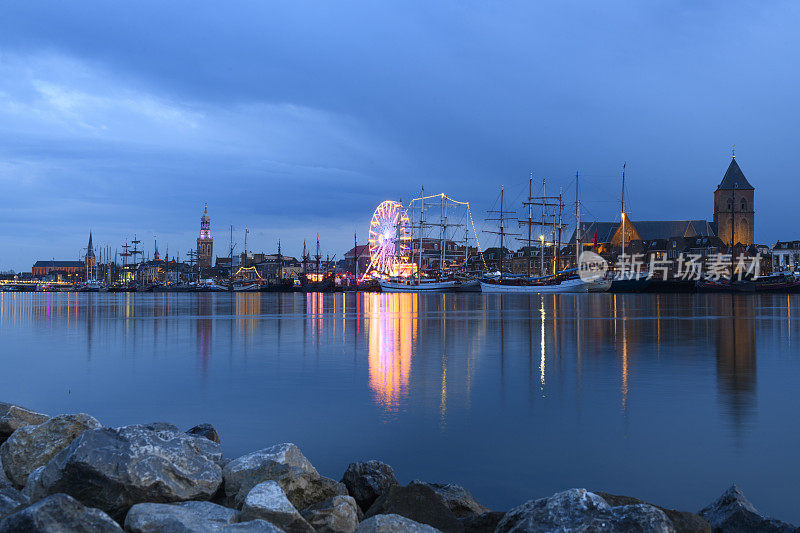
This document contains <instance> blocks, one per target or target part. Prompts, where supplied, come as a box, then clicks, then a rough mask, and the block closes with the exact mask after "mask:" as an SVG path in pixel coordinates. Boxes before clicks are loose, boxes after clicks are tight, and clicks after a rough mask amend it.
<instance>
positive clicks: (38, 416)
mask: <svg viewBox="0 0 800 533" xmlns="http://www.w3.org/2000/svg"><path fill="white" fill-rule="evenodd" d="M48 418H50V417H49V416H47V415H43V414H42V413H37V412H36V411H31V410H30V409H26V408H24V407H20V406H19V405H14V404H11V403H5V402H0V443H2V442H5V440H6V439H7V438H8V437H10V436H11V434H12V433H14V432H15V431H16V430H18V429H19V428H21V427H23V426H31V425H33V426H35V425H38V424H41V423H42V422H44V421H46V420H47V419H48Z"/></svg>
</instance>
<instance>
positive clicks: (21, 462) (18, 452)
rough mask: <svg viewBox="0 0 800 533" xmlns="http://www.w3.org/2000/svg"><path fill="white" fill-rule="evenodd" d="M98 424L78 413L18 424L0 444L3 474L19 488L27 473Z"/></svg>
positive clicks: (98, 423) (24, 481) (25, 480)
mask: <svg viewBox="0 0 800 533" xmlns="http://www.w3.org/2000/svg"><path fill="white" fill-rule="evenodd" d="M101 426H102V425H101V424H100V422H98V421H97V420H96V419H94V418H93V417H91V416H89V415H86V414H83V413H79V414H76V415H59V416H56V417H53V418H51V419H49V420H46V421H45V422H43V423H41V424H38V425H35V426H24V427H21V428H19V429H18V430H16V431H15V432H14V433H13V434H12V435H11V436H10V437H9V438H8V440H6V441H5V442H4V443H3V444H2V445H1V446H0V459H2V461H3V468H4V470H5V473H6V474H7V475H8V478H9V479H10V480H11V481H12V482H13V483H14V485H16V486H17V487H23V486H25V483H26V482H27V481H28V476H29V475H30V473H31V472H33V471H34V470H36V469H37V468H39V467H40V466H44V464H45V463H47V461H49V460H50V459H52V458H53V456H55V455H56V454H57V453H58V452H60V451H61V450H63V449H64V448H66V447H67V446H69V444H70V443H71V442H72V441H73V440H75V438H76V437H77V436H78V435H80V434H81V433H83V432H84V431H86V430H87V429H96V428H99V427H101Z"/></svg>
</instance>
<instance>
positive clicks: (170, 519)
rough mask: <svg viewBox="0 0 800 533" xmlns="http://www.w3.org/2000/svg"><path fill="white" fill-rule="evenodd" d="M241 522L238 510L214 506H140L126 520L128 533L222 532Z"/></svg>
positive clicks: (141, 504) (187, 504) (143, 504)
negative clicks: (166, 532) (224, 528)
mask: <svg viewBox="0 0 800 533" xmlns="http://www.w3.org/2000/svg"><path fill="white" fill-rule="evenodd" d="M238 518H239V513H238V512H237V511H235V510H234V509H229V508H227V507H223V506H221V505H216V504H213V503H210V502H180V503H137V504H136V505H134V506H133V507H131V510H130V511H128V514H127V515H126V516H125V531H128V532H130V533H155V532H159V531H169V532H173V533H178V532H186V533H189V532H194V531H198V532H200V531H219V530H220V529H222V528H223V527H224V526H226V525H228V524H233V523H235V522H236V521H237V520H238Z"/></svg>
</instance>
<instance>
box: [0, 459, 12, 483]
mask: <svg viewBox="0 0 800 533" xmlns="http://www.w3.org/2000/svg"><path fill="white" fill-rule="evenodd" d="M4 485H11V480H10V479H8V477H6V471H5V470H4V469H3V458H2V457H0V487H2V486H4Z"/></svg>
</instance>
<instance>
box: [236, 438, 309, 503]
mask: <svg viewBox="0 0 800 533" xmlns="http://www.w3.org/2000/svg"><path fill="white" fill-rule="evenodd" d="M280 465H289V466H294V467H297V468H300V469H302V470H305V471H306V472H308V473H309V474H312V475H315V476H319V473H318V472H317V470H316V469H315V468H314V466H313V465H312V464H311V462H309V460H308V459H306V457H305V456H304V455H303V452H301V451H300V448H298V447H297V446H295V445H294V444H291V443H284V444H276V445H275V446H272V447H271V448H266V449H264V450H259V451H256V452H253V453H249V454H247V455H243V456H241V457H238V458H236V459H234V460H232V461H231V462H229V463H228V464H226V465H225V468H224V469H223V470H222V477H223V479H224V480H225V494H226V496H227V497H228V499H229V501H233V500H234V499H235V498H236V496H237V494H239V491H242V492H243V493H244V494H247V493H248V492H250V489H252V488H253V487H255V486H256V485H257V484H258V483H260V482H262V481H265V480H269V479H271V477H272V476H273V472H274V471H275V470H276V469H277V468H278V467H279V466H280Z"/></svg>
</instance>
